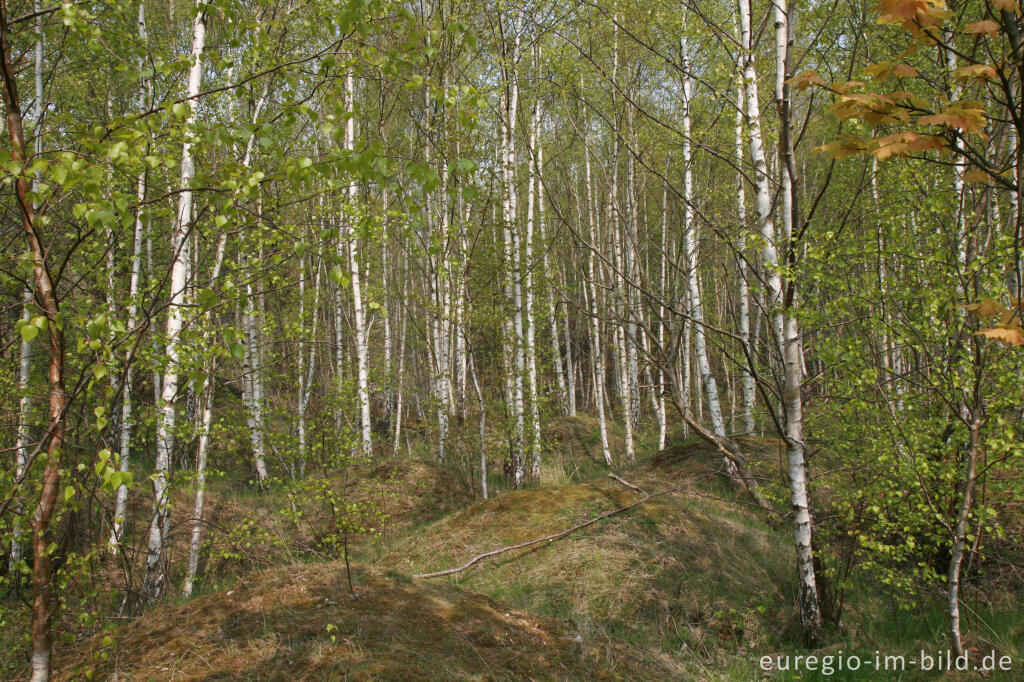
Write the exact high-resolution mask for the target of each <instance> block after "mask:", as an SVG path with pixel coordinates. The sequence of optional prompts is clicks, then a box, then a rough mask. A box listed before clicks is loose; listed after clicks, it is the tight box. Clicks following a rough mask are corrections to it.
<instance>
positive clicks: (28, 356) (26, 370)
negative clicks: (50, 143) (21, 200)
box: [11, 0, 43, 563]
mask: <svg viewBox="0 0 1024 682" xmlns="http://www.w3.org/2000/svg"><path fill="white" fill-rule="evenodd" d="M32 9H33V11H34V12H36V13H37V14H38V16H37V17H36V44H35V69H34V76H35V96H36V97H35V105H34V107H33V109H34V111H33V112H32V113H33V116H32V117H33V118H34V119H35V128H36V129H35V145H34V147H35V153H36V156H40V155H41V154H42V153H43V17H42V14H41V13H40V5H39V0H35V1H34V2H33V3H32ZM38 182H39V173H38V172H37V173H36V176H35V177H34V178H33V180H32V191H33V192H35V191H36V187H37V185H38ZM32 209H33V211H37V210H38V209H39V207H38V206H36V205H35V203H34V202H33V206H32ZM31 308H32V289H31V288H30V287H26V288H25V292H24V294H23V296H22V314H21V319H22V324H28V323H29V321H30V320H31V319H32V310H31ZM31 376H32V341H30V340H29V339H27V338H25V336H22V337H21V340H20V343H19V346H18V435H17V438H16V442H15V445H14V448H15V464H14V476H15V480H21V478H22V476H24V474H25V467H26V466H28V457H29V455H28V441H29V425H28V420H29V412H30V411H31V409H32V398H31V397H30V396H29V394H28V383H29V379H30V377H31ZM24 513H25V511H24V508H23V506H22V501H21V499H20V496H19V499H18V501H17V503H16V504H15V512H14V523H13V524H12V527H11V563H16V562H18V561H21V559H22V552H21V516H22V514H24Z"/></svg>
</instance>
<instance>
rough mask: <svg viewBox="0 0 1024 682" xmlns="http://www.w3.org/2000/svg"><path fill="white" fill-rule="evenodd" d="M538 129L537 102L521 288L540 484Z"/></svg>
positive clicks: (535, 476)
mask: <svg viewBox="0 0 1024 682" xmlns="http://www.w3.org/2000/svg"><path fill="white" fill-rule="evenodd" d="M539 125H540V100H539V99H538V100H537V101H536V102H534V105H533V122H532V124H531V126H530V141H529V144H530V149H529V157H530V158H529V180H528V182H527V196H526V238H525V240H524V242H525V243H524V245H523V262H524V264H525V273H524V283H523V288H524V289H525V290H526V305H525V310H524V313H525V316H526V344H525V351H526V371H527V386H528V388H529V393H528V399H529V404H530V479H531V480H532V481H533V482H534V483H539V482H540V408H539V405H538V390H537V352H536V348H535V340H536V335H537V330H536V325H535V324H534V315H533V301H534V291H533V232H534V224H535V220H536V213H535V211H536V193H537V184H538V183H537V170H536V168H537V167H536V148H537V127H538V126H539Z"/></svg>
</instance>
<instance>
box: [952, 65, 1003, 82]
mask: <svg viewBox="0 0 1024 682" xmlns="http://www.w3.org/2000/svg"><path fill="white" fill-rule="evenodd" d="M953 78H955V79H956V80H957V81H959V82H961V83H966V82H967V81H969V80H971V79H972V78H977V79H978V80H982V81H994V80H997V79H998V78H999V72H998V71H996V70H995V68H994V67H992V66H989V65H988V64H971V65H969V66H961V67H960V68H959V69H957V70H956V71H955V72H954V73H953Z"/></svg>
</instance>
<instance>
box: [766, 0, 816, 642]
mask: <svg viewBox="0 0 1024 682" xmlns="http://www.w3.org/2000/svg"><path fill="white" fill-rule="evenodd" d="M774 14H775V46H776V52H775V63H776V81H775V83H776V85H775V98H776V105H777V108H778V111H779V166H780V173H781V175H782V178H783V180H782V183H781V186H782V195H783V196H782V205H783V207H784V210H783V213H782V216H783V230H782V232H783V236H784V243H785V244H786V260H787V265H788V266H789V267H788V268H787V271H788V272H789V273H790V274H789V275H788V278H789V281H788V282H787V285H788V286H787V289H786V292H785V297H784V300H783V302H782V303H783V306H782V317H783V325H784V326H783V353H782V357H783V381H784V383H783V390H782V402H783V410H784V413H785V421H786V425H785V429H786V433H785V439H786V451H787V455H788V458H789V486H790V500H791V505H792V509H793V523H794V539H795V545H796V555H797V573H798V576H799V579H800V620H801V623H802V625H803V631H804V638H805V639H806V640H807V642H808V643H811V644H814V643H817V642H818V641H819V639H820V637H821V625H822V623H821V618H822V616H821V604H820V602H819V597H818V584H817V578H816V576H815V571H814V548H813V545H812V527H811V512H810V499H809V494H808V490H807V463H806V458H805V454H804V422H803V397H802V395H801V387H802V384H803V375H804V371H803V349H802V343H801V337H800V328H799V322H798V320H797V317H796V313H795V312H794V307H795V305H796V282H795V280H794V279H793V277H794V275H793V269H794V267H795V265H796V253H795V251H796V246H797V245H796V242H795V239H796V237H795V235H794V231H793V230H794V223H795V221H796V219H797V216H799V215H800V213H799V210H798V209H799V204H798V201H797V194H796V161H795V158H794V154H793V140H792V130H793V126H792V108H791V102H790V98H789V87H788V85H786V80H787V79H788V78H791V77H792V74H791V73H790V72H789V69H790V46H791V45H792V26H791V24H790V15H789V10H788V9H787V6H786V0H776V2H775V5H774Z"/></svg>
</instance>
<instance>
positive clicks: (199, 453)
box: [181, 361, 216, 599]
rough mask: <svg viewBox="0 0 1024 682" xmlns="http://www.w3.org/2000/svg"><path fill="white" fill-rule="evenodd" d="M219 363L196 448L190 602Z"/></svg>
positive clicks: (205, 397)
mask: <svg viewBox="0 0 1024 682" xmlns="http://www.w3.org/2000/svg"><path fill="white" fill-rule="evenodd" d="M215 369H216V361H213V362H211V363H210V372H209V374H208V375H207V377H206V385H205V386H204V387H203V392H202V397H201V398H200V400H201V402H202V408H201V411H202V416H201V417H200V421H201V426H200V429H199V444H198V446H197V448H196V499H195V505H194V506H193V510H192V534H191V536H190V538H189V549H188V565H187V567H186V569H185V585H184V587H182V590H181V592H182V595H183V596H184V597H185V598H186V599H187V598H189V597H191V596H192V590H193V587H194V586H195V581H196V574H197V573H198V571H199V555H200V549H201V548H202V533H203V507H204V504H205V502H206V462H207V456H208V453H209V444H210V428H211V427H212V426H213V384H214V371H215Z"/></svg>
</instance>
